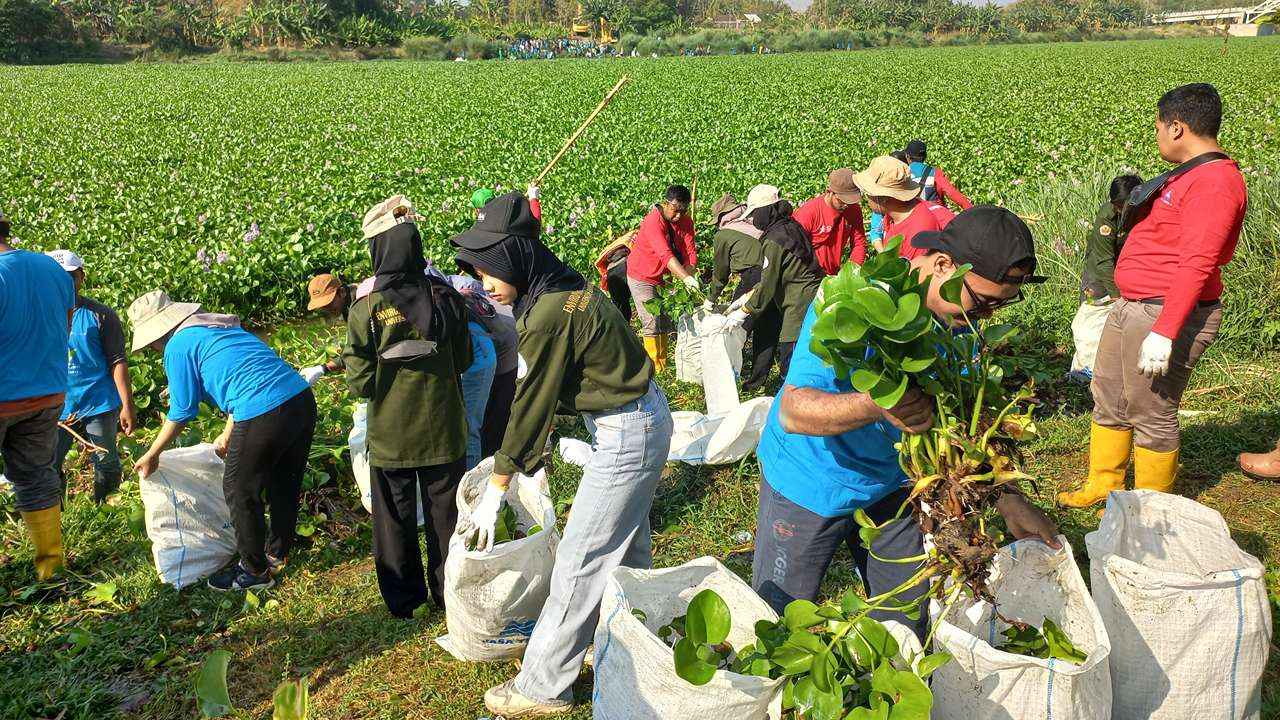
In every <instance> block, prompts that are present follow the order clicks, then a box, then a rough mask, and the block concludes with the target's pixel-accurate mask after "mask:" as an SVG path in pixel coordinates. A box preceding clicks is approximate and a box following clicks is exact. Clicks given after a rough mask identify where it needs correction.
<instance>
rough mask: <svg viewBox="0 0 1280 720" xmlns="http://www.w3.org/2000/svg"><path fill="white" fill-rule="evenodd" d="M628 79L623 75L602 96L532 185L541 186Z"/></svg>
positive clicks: (628, 77)
mask: <svg viewBox="0 0 1280 720" xmlns="http://www.w3.org/2000/svg"><path fill="white" fill-rule="evenodd" d="M630 79H631V77H630V76H628V75H623V76H622V79H620V80H618V84H617V85H614V86H613V89H612V90H610V91H609V93H608V94H607V95H605V96H604V99H603V100H601V101H600V104H599V105H597V106H596V109H595V110H592V111H591V114H590V115H588V116H587V119H586V120H583V121H582V124H581V125H579V126H578V129H577V130H574V131H573V134H572V135H570V136H569V139H568V140H565V141H564V146H563V147H561V148H560V152H558V153H556V156H555V157H553V158H551V162H549V163H547V166H546V167H544V168H542V172H540V173H538V177H536V178H535V179H534V181H533V184H534V185H541V184H542V179H543V178H544V177H546V176H547V173H549V172H551V170H552V168H554V167H555V166H556V163H558V162H560V158H562V157H564V154H565V153H567V152H569V148H571V147H573V144H574V143H576V142H578V138H579V137H581V136H582V133H583V132H585V131H586V129H587V126H588V125H590V124H591V123H592V122H594V121H595V119H596V116H597V115H599V114H600V111H601V110H604V108H605V106H606V105H608V104H609V102H610V101H611V100H613V96H614V95H617V94H618V91H619V90H621V89H622V86H623V84H624V83H626V82H627V81H628V80H630Z"/></svg>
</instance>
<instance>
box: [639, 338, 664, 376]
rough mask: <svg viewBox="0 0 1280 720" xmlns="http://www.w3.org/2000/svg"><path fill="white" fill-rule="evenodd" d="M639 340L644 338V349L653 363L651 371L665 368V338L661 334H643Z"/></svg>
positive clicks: (660, 370) (659, 370)
mask: <svg viewBox="0 0 1280 720" xmlns="http://www.w3.org/2000/svg"><path fill="white" fill-rule="evenodd" d="M641 340H644V351H645V353H646V354H647V355H648V356H649V360H650V361H651V362H652V363H653V371H654V372H659V373H660V372H662V371H663V370H665V369H666V367H667V353H666V347H664V346H665V345H666V344H667V342H666V340H667V338H666V337H665V336H663V335H657V336H652V337H651V336H649V335H645V336H644V337H642V338H641Z"/></svg>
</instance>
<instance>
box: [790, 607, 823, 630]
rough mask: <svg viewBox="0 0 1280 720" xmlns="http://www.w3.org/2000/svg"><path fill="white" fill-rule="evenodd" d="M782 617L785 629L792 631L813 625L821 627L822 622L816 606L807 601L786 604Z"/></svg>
mask: <svg viewBox="0 0 1280 720" xmlns="http://www.w3.org/2000/svg"><path fill="white" fill-rule="evenodd" d="M782 617H783V620H785V621H786V623H787V627H788V628H790V629H792V630H804V629H806V628H811V627H813V626H814V625H821V624H822V623H823V620H824V619H823V617H822V616H821V615H819V614H818V606H817V605H815V604H814V603H812V602H810V601H808V600H792V601H791V602H789V603H787V607H786V608H784V609H783V611H782ZM805 634H806V635H808V634H809V633H805Z"/></svg>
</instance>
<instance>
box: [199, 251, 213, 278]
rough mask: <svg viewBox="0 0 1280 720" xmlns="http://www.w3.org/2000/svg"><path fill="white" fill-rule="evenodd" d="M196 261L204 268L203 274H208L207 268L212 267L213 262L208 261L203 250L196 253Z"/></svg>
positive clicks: (207, 253) (206, 253) (206, 252)
mask: <svg viewBox="0 0 1280 720" xmlns="http://www.w3.org/2000/svg"><path fill="white" fill-rule="evenodd" d="M196 261H197V262H199V263H200V265H201V266H202V267H204V271H205V272H209V268H210V267H212V266H213V262H212V261H211V260H210V259H209V252H208V251H207V250H205V249H204V248H200V249H199V250H197V251H196Z"/></svg>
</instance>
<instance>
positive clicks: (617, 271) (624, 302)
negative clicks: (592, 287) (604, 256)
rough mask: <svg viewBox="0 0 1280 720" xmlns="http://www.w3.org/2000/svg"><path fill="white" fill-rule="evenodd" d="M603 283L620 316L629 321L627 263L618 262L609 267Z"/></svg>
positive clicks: (629, 302) (629, 291)
mask: <svg viewBox="0 0 1280 720" xmlns="http://www.w3.org/2000/svg"><path fill="white" fill-rule="evenodd" d="M605 285H606V286H607V287H608V288H609V299H610V300H612V301H613V304H614V305H616V306H617V307H618V310H619V311H620V312H621V313H622V317H624V318H626V319H627V323H630V322H631V288H630V287H629V286H628V285H627V263H626V262H625V261H624V262H620V263H618V264H617V265H614V266H613V267H611V268H609V272H608V273H606V274H605Z"/></svg>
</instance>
